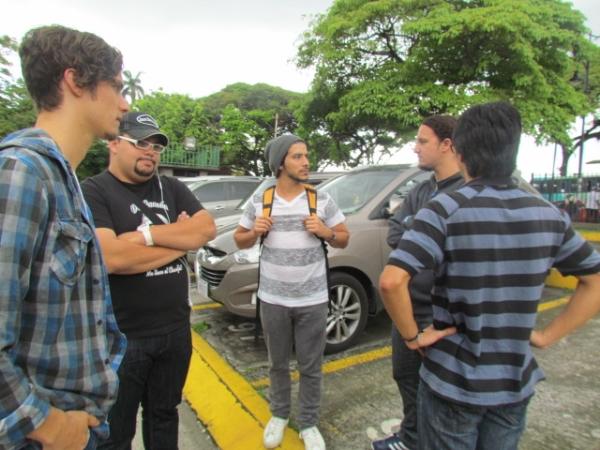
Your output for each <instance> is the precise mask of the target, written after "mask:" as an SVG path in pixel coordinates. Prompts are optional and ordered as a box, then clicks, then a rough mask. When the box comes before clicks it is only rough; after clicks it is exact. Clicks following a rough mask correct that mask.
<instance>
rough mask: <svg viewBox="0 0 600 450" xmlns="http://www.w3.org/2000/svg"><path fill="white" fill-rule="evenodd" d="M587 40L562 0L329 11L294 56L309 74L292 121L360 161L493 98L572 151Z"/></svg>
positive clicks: (371, 4) (398, 2)
mask: <svg viewBox="0 0 600 450" xmlns="http://www.w3.org/2000/svg"><path fill="white" fill-rule="evenodd" d="M585 32H586V29H585V26H584V17H583V15H582V14H581V13H579V12H578V11H575V10H574V9H573V7H572V6H571V4H569V3H564V2H563V1H561V0H472V1H467V0H371V1H369V0H336V1H335V2H334V4H333V6H332V7H331V8H330V9H329V11H328V12H327V13H326V14H323V15H321V16H319V17H317V19H316V20H315V21H314V22H313V24H312V25H311V27H310V29H309V30H308V31H307V32H306V33H305V34H304V37H303V41H302V43H301V44H300V47H299V51H298V64H299V66H300V67H309V66H314V67H315V69H316V74H315V79H314V81H313V84H312V86H311V92H310V95H308V96H307V98H306V103H305V105H303V106H302V107H301V108H300V109H299V113H298V117H299V120H300V123H301V125H302V126H304V127H306V128H307V129H313V130H316V131H319V132H321V133H322V134H327V135H329V136H331V137H332V139H334V140H335V141H336V142H337V143H338V144H336V145H337V146H338V147H339V148H340V151H341V153H342V155H340V156H342V157H345V156H344V155H343V153H344V152H345V151H350V155H356V156H358V157H359V159H361V160H364V161H370V158H371V155H372V153H373V152H374V151H375V150H381V149H385V148H386V147H387V148H389V147H390V145H394V144H397V143H399V142H401V141H402V138H403V137H405V136H407V135H411V134H412V133H414V129H415V128H416V127H417V126H418V124H419V123H420V122H421V120H422V119H423V118H424V117H426V116H428V115H431V114H439V113H450V114H456V113H459V112H461V111H462V110H464V109H465V108H466V107H467V106H469V105H471V104H475V103H480V102H484V101H490V100H498V99H506V100H509V101H511V102H513V103H514V104H515V105H516V106H517V107H518V108H519V110H520V111H521V114H522V116H523V122H524V127H525V130H526V131H527V132H529V133H531V134H532V135H533V136H535V137H536V138H537V140H538V141H539V142H569V141H570V137H569V134H568V131H569V129H570V127H571V125H572V123H573V121H574V119H575V117H577V116H578V115H581V114H584V113H586V112H589V111H591V110H592V106H591V105H590V102H589V101H588V99H587V98H586V96H585V95H584V94H583V92H582V90H581V89H580V88H578V86H576V85H575V84H573V83H572V82H571V79H572V78H573V75H574V73H575V71H576V69H577V67H578V64H579V63H580V61H581V56H580V54H579V53H578V52H580V51H581V49H583V48H588V47H589V43H587V41H586V39H585ZM365 137H367V138H368V140H366V139H365ZM361 140H364V141H365V148H364V149H363V150H361V149H360V146H359V144H360V142H361ZM369 142H371V145H368V143H369ZM344 147H345V148H346V149H347V150H344ZM359 151H360V152H362V153H363V155H360V154H359V153H358V152H359ZM351 162H352V163H353V162H354V161H352V160H351Z"/></svg>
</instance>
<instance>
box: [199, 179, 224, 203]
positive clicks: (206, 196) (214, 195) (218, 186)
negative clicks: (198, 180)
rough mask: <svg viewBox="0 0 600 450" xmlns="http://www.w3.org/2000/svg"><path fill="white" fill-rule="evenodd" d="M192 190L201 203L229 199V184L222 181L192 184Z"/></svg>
mask: <svg viewBox="0 0 600 450" xmlns="http://www.w3.org/2000/svg"><path fill="white" fill-rule="evenodd" d="M192 192H193V193H194V195H195V196H196V198H197V199H198V200H200V202H201V203H202V202H219V201H225V200H227V185H226V184H225V183H224V182H222V181H217V182H214V183H204V184H199V185H196V186H192Z"/></svg>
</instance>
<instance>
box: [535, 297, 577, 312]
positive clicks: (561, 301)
mask: <svg viewBox="0 0 600 450" xmlns="http://www.w3.org/2000/svg"><path fill="white" fill-rule="evenodd" d="M570 298H571V297H570V296H566V297H561V298H557V299H556V300H550V301H547V302H543V303H540V304H539V305H538V309H537V310H538V312H539V313H540V312H544V311H548V310H549V309H554V308H558V307H559V306H562V305H566V304H567V303H569V299H570Z"/></svg>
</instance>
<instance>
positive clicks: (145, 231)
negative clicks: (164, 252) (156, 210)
mask: <svg viewBox="0 0 600 450" xmlns="http://www.w3.org/2000/svg"><path fill="white" fill-rule="evenodd" d="M138 231H141V232H142V235H143V236H144V242H145V243H146V246H147V247H152V246H153V245H154V240H153V239H152V233H151V232H150V224H149V223H146V224H144V225H142V226H140V227H138Z"/></svg>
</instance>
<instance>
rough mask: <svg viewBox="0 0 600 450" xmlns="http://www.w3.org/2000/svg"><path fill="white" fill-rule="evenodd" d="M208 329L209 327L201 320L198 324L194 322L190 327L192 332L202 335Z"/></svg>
mask: <svg viewBox="0 0 600 450" xmlns="http://www.w3.org/2000/svg"><path fill="white" fill-rule="evenodd" d="M209 328H210V325H209V324H208V323H206V322H204V321H203V320H202V321H200V322H196V323H195V324H193V325H192V330H194V331H195V332H196V333H198V334H202V333H204V332H205V331H206V330H208V329H209Z"/></svg>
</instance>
